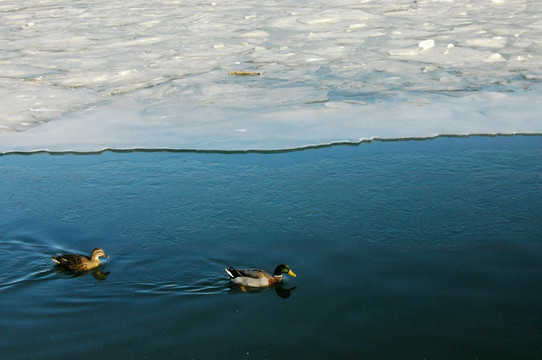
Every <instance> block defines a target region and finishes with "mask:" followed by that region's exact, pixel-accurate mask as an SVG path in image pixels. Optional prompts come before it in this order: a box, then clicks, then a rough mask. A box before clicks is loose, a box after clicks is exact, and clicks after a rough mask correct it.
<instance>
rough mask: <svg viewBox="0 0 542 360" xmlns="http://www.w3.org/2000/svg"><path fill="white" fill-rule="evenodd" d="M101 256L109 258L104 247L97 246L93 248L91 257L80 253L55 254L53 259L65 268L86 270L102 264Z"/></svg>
mask: <svg viewBox="0 0 542 360" xmlns="http://www.w3.org/2000/svg"><path fill="white" fill-rule="evenodd" d="M100 257H106V258H108V257H109V256H107V254H106V253H105V252H104V251H103V250H102V249H99V248H97V249H94V250H92V253H91V254H90V257H88V256H85V255H80V254H64V255H60V256H56V257H55V256H53V257H52V258H51V259H53V261H54V262H56V263H57V264H58V265H59V266H61V267H63V268H64V269H67V270H72V271H86V270H91V269H94V268H97V267H98V266H100Z"/></svg>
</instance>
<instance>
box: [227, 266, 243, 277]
mask: <svg viewBox="0 0 542 360" xmlns="http://www.w3.org/2000/svg"><path fill="white" fill-rule="evenodd" d="M226 272H227V273H228V275H229V276H230V278H232V279H235V278H236V277H239V276H241V274H240V273H239V271H237V270H235V269H234V268H232V267H231V266H229V267H227V268H226Z"/></svg>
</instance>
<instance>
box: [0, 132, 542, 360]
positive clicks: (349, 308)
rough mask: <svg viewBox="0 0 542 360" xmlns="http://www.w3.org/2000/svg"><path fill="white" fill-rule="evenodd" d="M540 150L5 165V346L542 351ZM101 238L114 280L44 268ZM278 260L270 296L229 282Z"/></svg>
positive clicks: (72, 353) (394, 354) (510, 142)
mask: <svg viewBox="0 0 542 360" xmlns="http://www.w3.org/2000/svg"><path fill="white" fill-rule="evenodd" d="M541 159H542V137H540V136H515V137H471V138H438V139H434V140H429V141H399V142H372V143H364V144H362V145H359V146H334V147H326V148H317V149H312V150H305V151H299V152H285V153H231V154H224V153H194V152H133V153H115V152H105V153H101V154H94V155H74V154H64V155H50V154H45V153H44V154H34V155H27V156H25V155H8V156H2V157H0V187H1V189H2V196H1V197H0V209H2V210H0V211H1V213H2V216H1V217H0V254H1V258H2V262H1V263H0V270H1V272H2V274H3V276H2V279H1V280H0V298H1V299H2V304H3V306H2V307H1V308H0V326H1V328H2V334H3V335H2V339H1V340H0V351H1V353H2V354H3V356H5V357H6V358H10V359H29V358H35V359H50V358H53V357H78V358H83V359H84V358H117V357H118V356H123V357H130V358H134V359H144V358H158V357H168V358H173V357H174V358H181V359H192V358H195V359H225V358H226V359H228V358H229V359H239V358H246V359H277V358H298V359H299V358H300V359H331V358H333V359H352V358H397V359H405V358H428V359H446V358H447V359H453V358H461V359H465V358H494V359H495V358H513V359H522V358H524V359H532V358H539V357H541V356H542V346H541V345H540V339H541V338H542V323H541V321H540V319H542V311H541V307H540V301H541V300H542V285H541V284H542V230H541V227H540V224H541V223H542V205H540V204H541V203H542V202H541V200H542V175H541V174H542V161H541ZM98 246H99V247H102V248H104V249H105V251H106V252H107V253H108V254H109V255H110V258H109V259H107V260H106V261H105V262H104V264H103V265H102V267H101V269H100V270H101V271H102V273H104V274H105V273H109V274H108V276H107V277H106V278H105V279H103V277H100V276H93V275H96V274H85V275H81V276H74V274H70V273H61V272H58V271H57V269H55V267H54V266H53V265H54V264H53V262H52V261H51V260H50V256H52V255H57V254H60V253H63V252H71V251H77V252H90V250H91V249H92V248H94V247H98ZM279 263H287V264H289V265H290V266H291V267H292V269H293V270H294V271H295V272H296V273H297V275H298V276H297V278H295V279H292V278H290V279H288V282H287V283H286V284H284V286H283V287H281V288H278V289H274V288H273V289H269V290H267V291H262V292H255V293H244V292H243V291H241V290H240V289H237V288H234V287H232V286H231V285H230V284H229V283H228V280H227V275H226V273H225V271H224V268H225V267H226V266H230V265H231V266H243V267H244V266H258V267H263V268H265V269H267V270H272V269H273V268H274V267H275V266H276V265H277V264H279ZM288 290H289V291H288Z"/></svg>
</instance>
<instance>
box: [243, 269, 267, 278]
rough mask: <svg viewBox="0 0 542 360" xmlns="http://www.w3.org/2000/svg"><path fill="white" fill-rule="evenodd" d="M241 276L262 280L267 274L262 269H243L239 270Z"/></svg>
mask: <svg viewBox="0 0 542 360" xmlns="http://www.w3.org/2000/svg"><path fill="white" fill-rule="evenodd" d="M238 271H239V273H241V276H245V277H250V278H254V279H261V278H263V277H266V276H267V273H266V272H265V271H264V270H262V269H243V270H238Z"/></svg>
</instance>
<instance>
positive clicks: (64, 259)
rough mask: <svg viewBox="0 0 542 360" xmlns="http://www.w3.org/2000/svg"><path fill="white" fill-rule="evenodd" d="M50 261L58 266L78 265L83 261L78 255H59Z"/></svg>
mask: <svg viewBox="0 0 542 360" xmlns="http://www.w3.org/2000/svg"><path fill="white" fill-rule="evenodd" d="M52 259H53V260H54V261H55V262H57V263H58V264H60V265H66V264H70V265H79V264H82V263H83V261H84V257H82V256H80V255H72V254H68V255H60V256H57V257H54V258H52Z"/></svg>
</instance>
